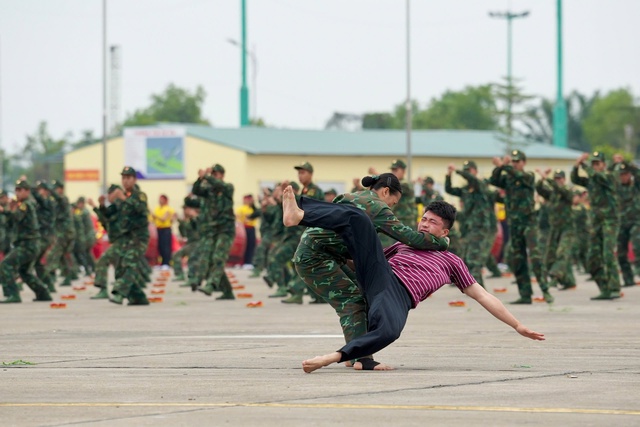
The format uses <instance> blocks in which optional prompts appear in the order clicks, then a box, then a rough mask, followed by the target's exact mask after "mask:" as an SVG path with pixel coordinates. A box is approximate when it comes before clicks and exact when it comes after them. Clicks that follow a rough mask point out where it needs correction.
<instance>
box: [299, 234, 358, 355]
mask: <svg viewBox="0 0 640 427" xmlns="http://www.w3.org/2000/svg"><path fill="white" fill-rule="evenodd" d="M294 263H295V267H296V271H297V272H298V274H299V275H300V277H302V280H304V282H305V283H306V284H307V286H308V287H309V290H310V291H311V292H313V293H314V294H316V295H317V296H318V297H320V298H323V299H324V300H326V301H327V302H328V303H329V304H331V307H333V309H334V310H335V311H336V314H337V315H338V317H339V318H340V326H341V327H342V333H343V334H344V339H345V342H347V343H348V342H350V341H351V340H353V339H354V338H357V337H360V336H362V335H364V334H366V333H367V306H366V302H365V299H364V297H363V295H362V292H360V288H358V285H357V283H356V282H355V280H353V279H352V278H353V276H352V275H348V274H346V273H345V272H344V271H343V270H342V268H341V265H342V264H341V263H340V262H338V261H336V260H335V259H333V258H332V257H330V256H329V255H327V254H326V253H323V252H320V251H316V250H314V249H312V248H311V247H309V246H308V245H306V244H305V243H300V245H299V246H298V249H297V250H296V253H295V257H294Z"/></svg>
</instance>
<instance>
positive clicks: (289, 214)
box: [282, 185, 317, 369]
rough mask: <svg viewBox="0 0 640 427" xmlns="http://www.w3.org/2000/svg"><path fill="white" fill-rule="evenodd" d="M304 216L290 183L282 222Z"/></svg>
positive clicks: (293, 222) (296, 221)
mask: <svg viewBox="0 0 640 427" xmlns="http://www.w3.org/2000/svg"><path fill="white" fill-rule="evenodd" d="M303 217H304V211H303V210H302V209H300V208H299V207H298V204H297V203H296V196H295V195H294V194H293V188H291V186H290V185H288V186H287V188H285V189H284V192H283V193H282V222H283V224H284V225H286V226H287V227H293V226H294V225H298V224H300V221H302V218H303ZM316 369H317V368H316Z"/></svg>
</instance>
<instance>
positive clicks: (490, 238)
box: [484, 180, 504, 278]
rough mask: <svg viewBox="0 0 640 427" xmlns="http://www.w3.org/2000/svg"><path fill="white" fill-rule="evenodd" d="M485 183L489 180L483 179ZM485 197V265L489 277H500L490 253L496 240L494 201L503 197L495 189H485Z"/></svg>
mask: <svg viewBox="0 0 640 427" xmlns="http://www.w3.org/2000/svg"><path fill="white" fill-rule="evenodd" d="M484 182H485V185H488V184H489V180H485V181H484ZM487 198H488V199H489V204H490V205H491V208H490V209H489V230H488V232H487V240H486V243H485V244H486V245H487V247H488V248H489V254H488V255H487V260H486V262H485V265H486V266H487V269H488V270H489V271H490V272H491V277H493V278H496V277H502V272H501V271H500V269H499V268H498V262H497V261H496V258H495V257H494V256H493V254H492V253H491V249H492V248H493V244H494V242H495V241H496V234H497V233H498V217H497V215H496V203H503V202H504V199H503V198H502V196H500V193H498V192H497V191H495V190H489V189H487Z"/></svg>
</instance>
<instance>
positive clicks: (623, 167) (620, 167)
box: [615, 162, 631, 173]
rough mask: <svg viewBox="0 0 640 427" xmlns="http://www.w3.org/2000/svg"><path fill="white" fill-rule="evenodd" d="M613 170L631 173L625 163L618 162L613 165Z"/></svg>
mask: <svg viewBox="0 0 640 427" xmlns="http://www.w3.org/2000/svg"><path fill="white" fill-rule="evenodd" d="M615 170H616V171H618V172H619V173H631V169H629V165H627V164H626V163H624V162H623V163H618V164H617V165H616V167H615Z"/></svg>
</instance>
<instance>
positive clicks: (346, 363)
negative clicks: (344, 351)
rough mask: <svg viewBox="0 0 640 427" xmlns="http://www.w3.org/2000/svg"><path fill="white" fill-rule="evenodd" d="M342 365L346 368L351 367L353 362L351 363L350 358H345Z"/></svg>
mask: <svg viewBox="0 0 640 427" xmlns="http://www.w3.org/2000/svg"><path fill="white" fill-rule="evenodd" d="M344 366H346V367H347V368H353V363H351V361H350V360H347V361H346V362H344Z"/></svg>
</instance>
